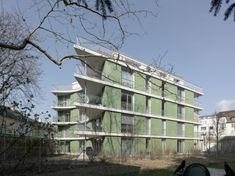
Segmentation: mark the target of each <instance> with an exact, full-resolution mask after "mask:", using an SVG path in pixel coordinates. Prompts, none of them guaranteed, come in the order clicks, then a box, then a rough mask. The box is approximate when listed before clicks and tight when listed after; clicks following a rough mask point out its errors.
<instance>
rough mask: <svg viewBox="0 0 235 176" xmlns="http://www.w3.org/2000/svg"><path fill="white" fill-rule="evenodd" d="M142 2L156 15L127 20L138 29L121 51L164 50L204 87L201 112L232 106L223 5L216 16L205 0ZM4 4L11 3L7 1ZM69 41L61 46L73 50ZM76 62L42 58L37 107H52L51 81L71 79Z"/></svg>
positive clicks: (230, 30) (229, 35)
mask: <svg viewBox="0 0 235 176" xmlns="http://www.w3.org/2000/svg"><path fill="white" fill-rule="evenodd" d="M146 2H147V1H141V3H142V4H141V7H143V8H146V9H150V10H155V12H157V13H158V17H157V18H153V17H149V18H142V25H131V26H128V29H129V30H130V31H132V32H137V33H138V34H139V35H135V36H131V37H129V38H128V39H127V40H126V41H125V43H124V45H123V47H122V48H121V51H122V52H124V53H126V54H127V55H130V56H134V57H136V58H138V59H140V60H142V61H143V62H145V63H148V64H151V63H152V62H153V58H158V56H159V55H163V54H164V53H165V52H166V51H167V54H166V56H165V57H164V59H163V64H165V65H167V64H172V65H173V66H174V70H173V71H174V73H176V74H177V75H179V76H181V77H183V78H184V79H186V80H187V81H190V82H192V83H194V84H196V85H198V86H200V87H202V88H203V91H204V96H202V97H201V98H200V101H201V102H202V104H203V106H204V110H203V111H202V112H201V114H202V115H206V114H211V113H214V112H215V111H220V110H230V109H235V94H234V90H235V83H234V82H233V78H234V75H235V69H234V66H235V58H234V56H235V54H234V49H233V47H234V37H235V32H234V27H235V22H233V21H232V18H231V19H229V20H228V21H226V22H224V21H223V11H221V13H220V14H219V15H218V17H214V16H213V15H212V14H209V8H210V1H209V0H208V1H205V0H197V1H195V0H180V1H172V0H159V1H158V5H159V7H158V8H156V7H154V8H155V9H153V6H151V5H150V4H149V3H146ZM7 8H8V9H13V7H12V6H10V5H9V6H8V7H7ZM128 23H129V24H132V23H131V22H130V21H126V24H128ZM72 47H73V46H72V45H71V47H69V48H63V50H64V52H67V53H74V50H73V48H72ZM75 65H76V61H72V60H68V61H65V62H64V63H63V65H62V67H61V69H60V68H59V67H58V66H56V65H54V64H53V63H51V62H50V61H48V60H47V59H46V58H42V60H41V66H42V71H43V75H42V77H41V81H40V85H41V91H42V98H41V100H40V102H39V103H38V104H37V110H38V111H50V112H51V113H52V114H54V113H55V112H54V111H53V110H51V105H52V104H53V100H55V97H54V96H53V95H52V93H51V90H52V89H53V88H54V86H55V85H70V84H71V82H72V81H73V80H74V78H73V74H74V72H75Z"/></svg>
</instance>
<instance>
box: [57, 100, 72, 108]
mask: <svg viewBox="0 0 235 176" xmlns="http://www.w3.org/2000/svg"><path fill="white" fill-rule="evenodd" d="M53 105H54V106H58V107H67V106H73V103H72V102H71V101H54V102H53Z"/></svg>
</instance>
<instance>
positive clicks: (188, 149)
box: [184, 140, 194, 153]
mask: <svg viewBox="0 0 235 176" xmlns="http://www.w3.org/2000/svg"><path fill="white" fill-rule="evenodd" d="M184 148H185V152H189V153H190V152H192V151H193V149H194V141H193V140H185V141H184Z"/></svg>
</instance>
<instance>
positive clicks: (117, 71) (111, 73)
mask: <svg viewBox="0 0 235 176" xmlns="http://www.w3.org/2000/svg"><path fill="white" fill-rule="evenodd" d="M102 75H103V77H102V80H105V81H107V82H112V83H121V66H120V65H118V64H115V63H113V62H110V61H106V62H105V63H104V66H103V71H102Z"/></svg>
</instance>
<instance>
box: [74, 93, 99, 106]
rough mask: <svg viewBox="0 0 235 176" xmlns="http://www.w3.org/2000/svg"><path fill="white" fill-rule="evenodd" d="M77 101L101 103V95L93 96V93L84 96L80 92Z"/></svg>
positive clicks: (93, 103)
mask: <svg viewBox="0 0 235 176" xmlns="http://www.w3.org/2000/svg"><path fill="white" fill-rule="evenodd" d="M78 102H79V103H87V104H92V105H101V104H102V97H99V96H93V95H89V96H86V95H85V94H81V95H80V96H79V98H78Z"/></svg>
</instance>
